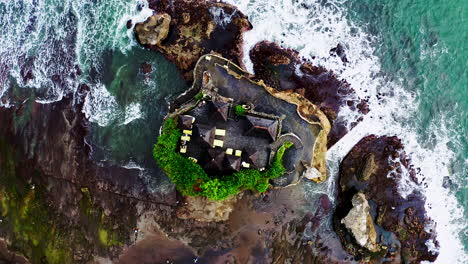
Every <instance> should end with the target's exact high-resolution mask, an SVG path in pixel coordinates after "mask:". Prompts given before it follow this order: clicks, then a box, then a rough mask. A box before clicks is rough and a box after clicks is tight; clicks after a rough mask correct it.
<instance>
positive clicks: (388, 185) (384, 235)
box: [334, 135, 438, 263]
mask: <svg viewBox="0 0 468 264" xmlns="http://www.w3.org/2000/svg"><path fill="white" fill-rule="evenodd" d="M404 184H409V185H413V187H414V186H419V185H420V184H422V181H421V182H418V177H417V170H416V169H415V168H414V166H413V165H412V164H411V161H410V159H409V158H408V156H407V155H406V153H405V151H404V148H403V145H402V143H401V140H400V139H398V138H397V137H386V136H384V137H377V136H374V135H371V136H367V137H365V138H363V139H362V140H361V141H360V142H359V143H358V144H356V146H354V147H353V149H352V150H351V151H350V152H349V153H348V155H346V157H345V158H344V159H343V161H342V162H341V164H340V173H339V190H338V192H339V193H338V203H337V208H336V212H335V214H334V223H335V229H336V231H337V233H338V234H339V236H340V238H341V240H342V243H343V244H344V245H345V246H346V249H347V251H348V252H349V253H351V254H352V255H354V256H355V257H356V258H357V260H360V261H364V262H372V263H383V262H385V263H420V262H421V261H424V260H426V261H434V260H435V259H436V257H437V254H438V253H436V252H435V251H434V249H435V248H437V245H438V242H437V241H436V238H435V237H436V234H435V231H434V230H433V229H432V228H433V227H434V223H433V222H432V221H431V220H430V219H429V218H428V217H427V215H426V211H425V200H424V197H423V196H422V194H421V193H420V192H419V191H418V188H414V191H412V192H411V193H405V190H402V189H401V188H402V187H401V185H404ZM359 207H361V209H359ZM431 226H432V228H430V227H431ZM429 243H430V244H432V245H433V247H434V248H433V249H430V248H429V246H428V245H429Z"/></svg>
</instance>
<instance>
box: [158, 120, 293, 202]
mask: <svg viewBox="0 0 468 264" xmlns="http://www.w3.org/2000/svg"><path fill="white" fill-rule="evenodd" d="M181 135H182V134H181V132H180V131H179V129H177V125H176V122H175V120H174V119H172V118H171V119H168V120H167V121H166V122H165V124H164V127H163V130H162V133H161V135H160V136H159V137H158V141H157V143H156V144H155V145H154V148H153V156H154V158H155V160H156V162H157V164H158V165H159V166H160V167H161V168H162V169H163V171H164V172H165V173H166V174H167V175H168V176H169V178H170V179H171V180H172V182H174V184H175V185H176V188H177V190H178V191H180V192H181V193H182V194H183V195H186V196H203V197H208V198H209V199H212V200H223V199H226V198H229V197H231V196H232V195H235V194H237V193H239V192H240V191H242V190H253V191H258V192H265V191H266V190H267V189H268V186H269V180H270V179H274V178H277V177H279V176H281V175H283V174H284V172H285V170H286V169H285V168H284V166H283V163H282V160H283V155H284V152H285V151H286V149H288V148H290V147H291V146H292V143H291V142H286V143H285V144H284V145H283V146H281V147H280V148H279V149H278V151H277V153H276V155H275V158H274V161H273V162H272V164H271V167H270V168H269V169H268V170H265V171H259V170H255V169H245V170H241V171H239V172H236V173H233V174H231V175H225V176H222V177H214V176H213V177H210V176H208V175H207V174H206V173H205V171H204V170H203V169H202V167H200V165H198V164H196V163H194V162H192V161H190V160H189V159H187V158H185V157H184V156H182V155H181V154H180V153H178V152H177V144H178V141H179V138H180V136H181Z"/></svg>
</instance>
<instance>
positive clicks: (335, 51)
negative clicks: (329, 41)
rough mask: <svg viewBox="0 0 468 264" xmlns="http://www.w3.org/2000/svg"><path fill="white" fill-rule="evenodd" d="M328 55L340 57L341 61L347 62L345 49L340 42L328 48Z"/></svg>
mask: <svg viewBox="0 0 468 264" xmlns="http://www.w3.org/2000/svg"><path fill="white" fill-rule="evenodd" d="M330 55H331V56H338V57H340V59H341V61H342V62H343V63H348V58H347V57H346V53H345V49H344V47H343V45H341V44H340V43H338V45H336V47H334V48H332V49H331V50H330Z"/></svg>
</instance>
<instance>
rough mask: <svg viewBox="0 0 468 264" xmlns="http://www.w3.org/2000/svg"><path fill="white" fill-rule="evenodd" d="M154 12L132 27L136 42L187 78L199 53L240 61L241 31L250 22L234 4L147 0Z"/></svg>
mask: <svg viewBox="0 0 468 264" xmlns="http://www.w3.org/2000/svg"><path fill="white" fill-rule="evenodd" d="M149 3H150V5H149V6H150V8H151V9H153V10H155V15H153V16H152V17H150V18H148V20H146V21H145V22H143V23H139V24H137V25H136V26H135V28H134V31H135V34H136V36H137V39H138V40H139V41H140V44H142V45H144V46H145V47H148V48H150V49H152V50H157V51H159V52H161V53H162V54H163V55H164V57H166V59H168V60H169V61H171V62H173V63H174V64H175V65H176V66H177V68H178V69H179V70H180V72H181V73H182V75H183V76H184V78H185V79H186V80H188V81H191V80H192V79H193V75H192V71H193V68H194V67H195V64H196V62H197V61H198V59H199V58H200V56H202V55H203V54H207V53H211V52H213V53H217V54H221V55H222V56H223V57H226V58H228V59H229V60H232V61H233V62H235V63H236V64H238V65H241V66H242V65H243V64H242V56H243V54H242V53H243V52H242V41H243V38H242V33H243V32H245V31H247V30H250V29H251V28H252V25H251V24H250V22H249V21H248V19H247V17H246V16H245V15H244V14H242V12H240V11H239V10H237V8H236V7H234V6H232V5H229V4H226V3H217V2H213V1H190V0H158V1H155V0H151V1H149Z"/></svg>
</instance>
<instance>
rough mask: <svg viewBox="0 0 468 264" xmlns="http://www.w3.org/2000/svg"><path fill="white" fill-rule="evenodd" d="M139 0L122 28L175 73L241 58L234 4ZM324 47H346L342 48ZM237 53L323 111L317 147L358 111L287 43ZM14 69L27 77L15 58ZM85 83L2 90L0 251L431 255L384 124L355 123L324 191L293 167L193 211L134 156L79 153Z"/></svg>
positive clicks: (305, 257)
mask: <svg viewBox="0 0 468 264" xmlns="http://www.w3.org/2000/svg"><path fill="white" fill-rule="evenodd" d="M149 2H150V8H152V9H153V10H155V12H154V14H155V15H154V16H153V17H150V18H149V19H148V20H147V21H146V22H145V23H146V25H145V23H143V24H140V25H136V26H135V27H134V30H135V33H136V38H137V39H138V40H139V42H140V43H141V44H143V46H145V47H146V48H149V49H151V50H154V51H155V52H160V53H162V54H163V56H164V57H165V58H166V59H167V60H169V61H171V62H172V63H174V64H175V65H176V66H177V68H178V69H179V71H180V73H181V74H182V76H184V78H185V79H186V80H187V82H191V80H192V76H193V74H192V71H193V68H194V65H195V63H196V62H197V61H198V59H199V58H200V57H201V56H202V55H204V54H207V53H213V54H219V55H221V56H223V57H225V58H228V59H229V60H231V61H233V62H234V63H236V64H238V65H240V66H241V67H243V65H242V57H243V55H244V54H242V48H241V47H242V33H243V32H245V31H247V30H249V29H251V27H252V26H251V24H250V22H249V21H248V18H247V17H246V16H245V15H243V14H242V13H241V12H240V11H239V10H237V9H236V8H235V7H234V6H231V5H228V4H223V3H215V2H211V1H187V0H177V1H172V0H160V1H149ZM128 26H130V28H131V27H132V22H131V21H129V23H128ZM330 48H331V49H332V52H334V53H336V54H337V56H340V57H341V58H342V60H347V59H346V55H345V51H344V50H343V49H342V48H338V47H337V48H333V47H330ZM249 55H250V57H251V59H252V62H253V63H254V71H255V75H254V76H252V77H253V78H257V80H258V81H260V80H263V82H264V83H265V84H266V85H267V86H269V87H271V88H272V89H275V90H277V91H279V92H284V91H288V92H291V93H297V94H299V95H302V96H303V97H305V98H307V99H308V100H310V102H311V103H312V104H314V105H316V106H318V107H319V108H320V110H321V111H322V112H323V113H324V114H325V115H326V117H327V118H328V121H329V122H330V124H331V131H330V133H329V134H328V138H327V141H326V142H327V144H326V145H327V146H328V147H331V146H332V145H333V144H334V143H336V142H337V141H338V140H339V139H340V138H342V137H343V136H344V135H345V134H346V132H347V128H346V127H345V126H344V122H343V121H342V120H340V119H339V118H337V117H338V116H339V114H340V109H342V108H343V107H348V108H350V109H351V110H353V111H357V112H359V113H361V114H362V115H365V114H367V112H368V111H369V109H368V106H367V104H366V101H365V98H358V97H357V95H356V94H355V91H354V90H353V88H352V87H350V85H349V84H348V83H347V82H346V81H345V80H339V79H338V77H337V76H336V75H335V74H334V73H332V72H330V71H328V70H327V69H324V68H323V67H320V66H317V65H314V64H313V62H310V61H304V60H302V59H301V58H299V55H298V53H297V52H296V51H294V50H291V49H285V48H282V47H280V46H279V45H277V44H275V43H271V42H260V43H258V44H257V45H256V46H255V47H254V48H253V49H252V50H251V51H250V54H249ZM70 67H72V66H70ZM73 68H74V69H71V70H70V71H75V67H74V66H73ZM146 68H148V67H146ZM23 77H24V78H25V79H27V80H29V79H32V78H34V76H33V75H32V74H29V73H27V71H25V75H24V76H23ZM60 78H66V76H61V77H60ZM89 89H90V88H89V87H88V86H86V85H84V84H83V85H81V86H80V89H79V90H78V91H77V92H76V93H73V94H68V95H66V96H65V97H64V98H63V99H62V100H61V101H58V102H54V103H49V104H39V103H36V102H35V101H34V94H32V93H30V92H28V91H22V90H21V91H19V90H18V91H15V93H14V94H13V93H12V97H13V98H12V101H13V102H16V103H15V104H14V105H13V106H12V107H11V108H0V123H1V124H2V126H1V127H0V135H1V137H0V138H1V139H2V140H1V141H0V143H1V144H0V146H1V148H0V150H1V155H0V171H1V174H2V175H1V176H2V181H1V182H0V185H1V186H0V187H1V188H0V200H1V202H2V209H1V213H2V218H1V219H2V222H1V223H0V236H1V237H2V238H4V241H5V243H6V244H7V248H6V249H5V248H4V247H3V246H2V250H1V251H0V260H5V261H12V260H13V259H15V260H16V261H18V262H24V263H27V261H26V260H25V259H24V258H26V259H28V260H29V262H30V263H106V261H112V262H114V263H143V262H164V261H169V262H172V263H191V262H194V260H197V261H199V262H200V263H236V262H239V263H246V262H254V263H420V262H421V261H423V260H428V261H434V260H435V259H436V257H437V253H434V252H432V251H431V249H430V248H429V247H428V245H429V243H431V244H432V245H433V247H435V248H437V240H436V234H435V231H434V229H433V228H430V227H431V226H432V225H433V223H432V222H431V220H430V219H429V218H428V217H427V215H426V212H425V209H424V208H425V201H424V197H423V196H422V194H421V193H419V192H418V191H414V192H412V193H410V194H408V195H406V196H403V195H402V194H401V192H400V190H399V184H400V181H401V180H402V179H407V178H409V179H410V181H411V182H412V184H414V185H415V186H419V185H421V184H423V182H418V180H417V179H418V178H421V177H416V175H417V168H415V167H414V166H413V165H411V160H410V159H409V158H408V156H407V155H406V154H405V152H404V146H403V145H402V144H401V141H400V140H399V139H398V138H396V137H392V136H391V135H389V136H387V137H376V136H368V137H366V138H364V139H362V140H361V141H360V142H359V143H358V144H357V145H356V146H355V147H354V148H353V149H352V150H351V151H350V152H349V153H348V155H347V156H346V157H345V158H344V159H343V161H342V162H341V164H340V172H339V175H338V179H337V181H336V182H337V183H338V186H336V188H337V190H338V192H337V193H338V196H337V197H328V196H327V195H326V194H321V195H314V196H313V198H310V197H306V194H305V193H304V186H305V185H308V184H315V183H311V182H309V181H304V180H303V181H300V182H299V183H298V184H297V185H295V186H292V187H288V188H285V189H271V190H269V191H268V192H267V193H265V194H262V195H255V194H253V193H250V192H246V193H245V194H244V195H243V196H242V197H237V201H233V205H232V208H234V210H232V212H231V213H230V216H229V219H227V220H226V221H220V222H210V221H197V220H194V219H193V218H194V217H187V215H188V214H190V213H191V214H196V215H197V217H196V218H198V220H202V218H203V217H205V216H206V217H207V218H209V217H208V216H209V214H208V213H207V214H206V215H204V214H203V210H209V211H210V212H212V211H213V210H216V209H215V208H213V207H206V206H205V205H203V204H201V205H200V204H196V203H193V202H191V203H190V205H191V207H187V206H185V205H187V204H186V203H188V202H190V201H187V200H186V198H184V197H181V196H180V195H179V194H178V193H177V192H176V191H175V189H171V190H170V191H169V192H165V193H154V192H151V191H150V190H148V188H147V186H145V182H144V181H143V180H142V179H141V178H140V176H139V171H138V170H137V169H127V168H122V167H119V166H115V165H110V164H106V163H99V164H98V163H97V162H96V161H94V160H92V159H91V152H92V151H93V149H92V145H91V144H90V143H89V142H88V141H87V140H88V138H87V135H88V134H89V132H90V130H91V124H90V121H89V120H87V119H86V117H85V115H84V113H83V111H82V110H83V109H82V108H83V100H84V97H85V96H86V94H87V93H88V92H89ZM349 98H353V99H352V100H349ZM359 121H360V120H356V122H359ZM11 186H16V187H15V188H11ZM335 198H336V205H334V201H335ZM311 200H313V203H312V204H311ZM335 206H336V207H335ZM187 210H189V212H187ZM190 210H191V211H190ZM205 220H206V219H205ZM31 223H34V224H32V225H31ZM50 227H52V228H50ZM44 230H51V231H48V232H44ZM155 248H158V250H157V251H155ZM12 252H14V253H12ZM155 252H156V253H155ZM21 255H23V256H24V257H22V256H21Z"/></svg>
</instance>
